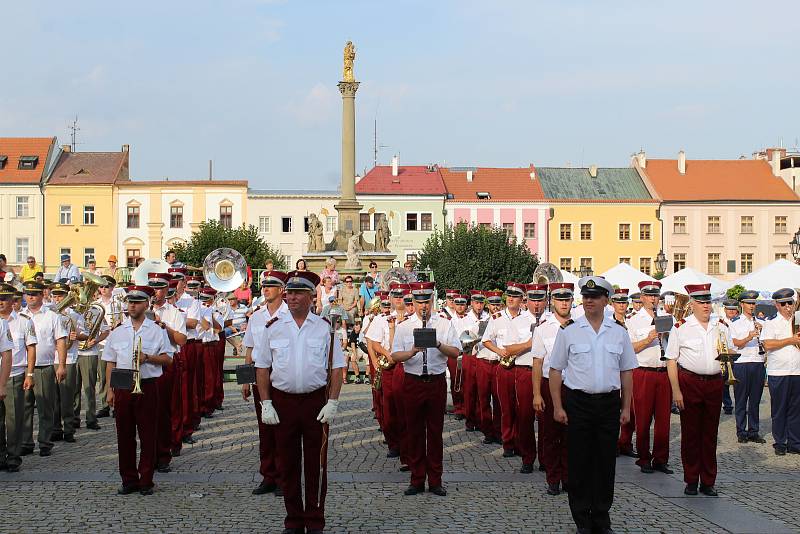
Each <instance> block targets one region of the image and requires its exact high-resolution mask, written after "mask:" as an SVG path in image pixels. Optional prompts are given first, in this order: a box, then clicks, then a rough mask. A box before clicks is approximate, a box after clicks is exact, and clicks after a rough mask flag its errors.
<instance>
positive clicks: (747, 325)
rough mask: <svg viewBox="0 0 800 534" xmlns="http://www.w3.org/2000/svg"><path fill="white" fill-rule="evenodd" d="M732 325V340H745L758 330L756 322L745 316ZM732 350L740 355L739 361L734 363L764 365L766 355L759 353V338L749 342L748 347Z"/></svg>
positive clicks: (741, 316)
mask: <svg viewBox="0 0 800 534" xmlns="http://www.w3.org/2000/svg"><path fill="white" fill-rule="evenodd" d="M730 325H731V326H730V330H731V338H733V339H744V338H746V337H747V336H749V335H750V332H752V331H753V330H755V329H756V328H755V326H754V320H753V319H748V318H747V316H746V315H745V314H741V315H739V316H738V319H736V320H735V321H733V322H732V323H730ZM762 326H763V325H762ZM762 330H763V329H762ZM732 348H733V350H734V351H735V352H738V353H739V359H737V360H736V361H735V362H734V363H762V362H763V361H764V355H763V354H759V353H758V336H756V337H754V338H753V339H751V340H750V341H748V342H747V345H745V346H744V347H742V348H739V347H736V346H733V347H732Z"/></svg>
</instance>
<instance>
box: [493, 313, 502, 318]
mask: <svg viewBox="0 0 800 534" xmlns="http://www.w3.org/2000/svg"><path fill="white" fill-rule="evenodd" d="M502 315H503V312H497V313H493V314H492V319H499V318H500V317H501V316H502Z"/></svg>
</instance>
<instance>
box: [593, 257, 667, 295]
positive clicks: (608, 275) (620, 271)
mask: <svg viewBox="0 0 800 534" xmlns="http://www.w3.org/2000/svg"><path fill="white" fill-rule="evenodd" d="M601 276H602V277H603V278H605V279H606V280H608V282H609V283H610V284H611V285H612V286H619V287H622V288H625V289H627V290H628V291H630V292H631V293H635V292H636V289H637V288H638V285H639V282H641V281H643V280H649V281H652V280H655V278H653V277H652V276H647V275H646V274H644V273H643V272H641V271H637V270H636V269H634V268H633V267H631V266H630V265H629V264H627V263H620V264H619V265H617V266H615V267H612V268H610V269H609V270H607V271H606V272H604V273H603V274H602V275H601Z"/></svg>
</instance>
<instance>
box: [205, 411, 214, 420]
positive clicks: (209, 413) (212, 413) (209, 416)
mask: <svg viewBox="0 0 800 534" xmlns="http://www.w3.org/2000/svg"><path fill="white" fill-rule="evenodd" d="M213 418H214V412H206V413H204V414H203V419H213Z"/></svg>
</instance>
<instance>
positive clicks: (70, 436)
mask: <svg viewBox="0 0 800 534" xmlns="http://www.w3.org/2000/svg"><path fill="white" fill-rule="evenodd" d="M64 441H66V442H67V443H75V435H74V434H64Z"/></svg>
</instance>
